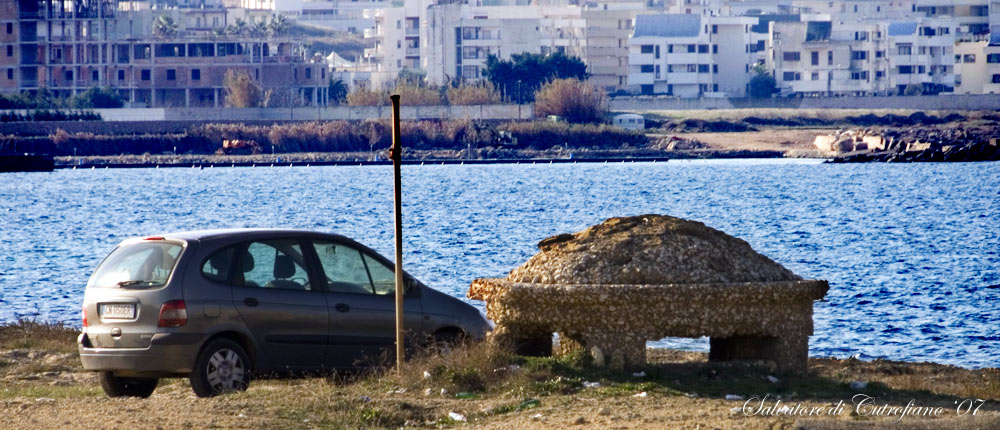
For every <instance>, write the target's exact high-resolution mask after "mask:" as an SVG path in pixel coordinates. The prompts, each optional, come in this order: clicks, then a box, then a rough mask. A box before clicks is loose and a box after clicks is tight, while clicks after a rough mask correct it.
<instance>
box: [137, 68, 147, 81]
mask: <svg viewBox="0 0 1000 430" xmlns="http://www.w3.org/2000/svg"><path fill="white" fill-rule="evenodd" d="M139 78H140V79H142V80H144V81H148V80H149V69H143V70H142V71H141V72H139Z"/></svg>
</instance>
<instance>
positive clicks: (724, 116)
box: [624, 108, 987, 121]
mask: <svg viewBox="0 0 1000 430" xmlns="http://www.w3.org/2000/svg"><path fill="white" fill-rule="evenodd" d="M624 112H630V113H640V114H650V115H655V116H659V117H662V118H667V119H688V118H690V119H703V120H706V121H715V120H732V121H735V120H741V119H743V118H746V117H757V118H768V119H780V118H797V117H801V118H817V119H822V120H828V121H838V120H843V119H844V118H847V117H851V116H861V115H868V114H873V115H878V116H884V115H890V114H892V115H906V116H908V115H911V114H913V113H916V112H923V113H925V114H927V115H935V116H940V117H944V116H947V115H949V114H953V113H958V114H961V115H964V116H966V117H968V118H980V117H982V116H983V115H986V114H987V113H984V112H980V111H947V110H920V109H798V108H790V109H779V108H753V109H698V110H651V111H624Z"/></svg>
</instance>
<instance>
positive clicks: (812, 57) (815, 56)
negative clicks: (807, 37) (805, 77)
mask: <svg viewBox="0 0 1000 430" xmlns="http://www.w3.org/2000/svg"><path fill="white" fill-rule="evenodd" d="M809 61H810V62H811V63H812V65H814V66H818V65H819V51H812V52H810V53H809Z"/></svg>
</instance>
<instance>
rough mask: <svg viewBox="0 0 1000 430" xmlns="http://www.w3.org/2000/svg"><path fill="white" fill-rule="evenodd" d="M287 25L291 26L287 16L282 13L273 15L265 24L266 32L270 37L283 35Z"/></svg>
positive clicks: (287, 27)
mask: <svg viewBox="0 0 1000 430" xmlns="http://www.w3.org/2000/svg"><path fill="white" fill-rule="evenodd" d="M289 27H291V23H289V22H288V18H286V17H285V16H284V15H275V16H274V18H271V22H269V23H268V24H267V33H268V34H269V35H270V36H271V37H278V36H284V35H285V33H288V29H289Z"/></svg>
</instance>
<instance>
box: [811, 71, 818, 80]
mask: <svg viewBox="0 0 1000 430" xmlns="http://www.w3.org/2000/svg"><path fill="white" fill-rule="evenodd" d="M809 79H812V80H814V81H818V80H819V72H812V76H811V77H810V78H809Z"/></svg>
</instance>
